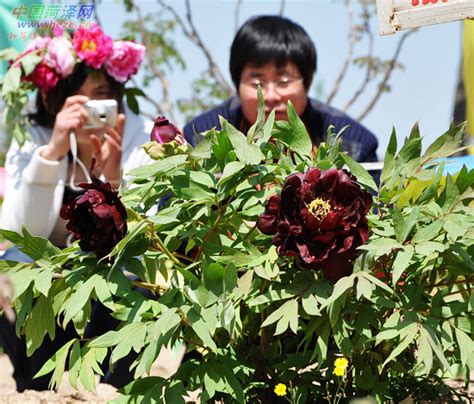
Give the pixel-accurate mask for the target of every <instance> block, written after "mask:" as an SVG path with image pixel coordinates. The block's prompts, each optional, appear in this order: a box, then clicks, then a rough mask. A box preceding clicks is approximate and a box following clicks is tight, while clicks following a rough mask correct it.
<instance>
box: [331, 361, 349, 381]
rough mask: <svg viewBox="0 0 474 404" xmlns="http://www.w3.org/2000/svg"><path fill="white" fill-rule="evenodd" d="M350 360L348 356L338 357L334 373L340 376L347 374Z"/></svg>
mask: <svg viewBox="0 0 474 404" xmlns="http://www.w3.org/2000/svg"><path fill="white" fill-rule="evenodd" d="M348 365H349V361H348V360H347V359H346V358H337V359H336V360H335V361H334V374H335V375H336V376H338V377H343V376H344V375H345V374H346V371H347V366H348Z"/></svg>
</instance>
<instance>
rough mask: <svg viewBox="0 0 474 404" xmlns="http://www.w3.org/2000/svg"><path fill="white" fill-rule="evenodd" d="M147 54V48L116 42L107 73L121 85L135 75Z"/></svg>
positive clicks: (108, 62)
mask: <svg viewBox="0 0 474 404" xmlns="http://www.w3.org/2000/svg"><path fill="white" fill-rule="evenodd" d="M144 54H145V47H144V46H143V45H139V44H136V43H135V42H131V41H116V42H114V47H113V52H112V56H111V57H110V58H109V60H108V61H107V63H106V66H107V73H109V75H110V76H112V77H113V78H114V79H115V80H117V81H118V82H119V83H124V82H125V81H127V80H128V79H129V78H130V77H131V76H132V75H134V74H135V73H136V72H137V71H138V68H139V67H140V63H141V62H142V60H143V56H144Z"/></svg>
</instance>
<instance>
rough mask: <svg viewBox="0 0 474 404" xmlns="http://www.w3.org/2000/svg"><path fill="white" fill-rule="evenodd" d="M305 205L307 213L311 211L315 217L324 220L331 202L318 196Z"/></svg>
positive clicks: (329, 209)
mask: <svg viewBox="0 0 474 404" xmlns="http://www.w3.org/2000/svg"><path fill="white" fill-rule="evenodd" d="M306 206H307V208H308V210H309V213H311V214H312V215H313V216H314V217H315V218H316V219H318V220H320V221H322V220H324V219H325V218H326V216H327V215H328V213H329V212H330V211H331V204H330V203H329V201H327V200H326V199H323V198H319V197H318V198H316V199H314V200H312V201H311V203H310V204H309V205H306Z"/></svg>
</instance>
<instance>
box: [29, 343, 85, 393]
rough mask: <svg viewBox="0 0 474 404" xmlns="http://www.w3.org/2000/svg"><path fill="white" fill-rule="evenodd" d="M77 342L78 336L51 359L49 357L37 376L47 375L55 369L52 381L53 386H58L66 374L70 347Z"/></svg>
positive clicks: (51, 385)
mask: <svg viewBox="0 0 474 404" xmlns="http://www.w3.org/2000/svg"><path fill="white" fill-rule="evenodd" d="M75 342H77V340H76V338H73V339H72V340H71V341H69V342H67V343H66V344H64V345H63V346H62V347H61V348H60V349H59V350H58V351H57V352H56V353H55V354H54V355H53V357H52V358H51V359H49V360H48V361H47V362H46V363H45V364H44V365H43V367H42V368H41V369H40V370H39V372H38V373H37V374H36V375H35V378H37V377H40V376H44V375H47V374H48V373H51V372H52V371H53V370H54V372H53V375H52V377H51V381H50V387H51V388H53V389H54V388H57V387H58V386H59V384H60V383H61V380H62V378H63V374H64V367H65V366H66V358H67V354H68V352H69V348H70V347H71V345H72V344H73V343H75Z"/></svg>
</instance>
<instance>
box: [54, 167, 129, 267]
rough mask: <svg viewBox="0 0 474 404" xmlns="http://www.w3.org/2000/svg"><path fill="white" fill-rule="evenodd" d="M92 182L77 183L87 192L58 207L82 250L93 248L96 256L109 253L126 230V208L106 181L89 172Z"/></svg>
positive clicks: (99, 256) (67, 227)
mask: <svg viewBox="0 0 474 404" xmlns="http://www.w3.org/2000/svg"><path fill="white" fill-rule="evenodd" d="M91 178H92V183H87V184H80V187H81V188H84V189H85V190H86V192H85V193H84V194H83V195H81V196H79V197H77V198H76V199H75V200H74V201H72V202H71V203H69V204H66V205H64V206H63V207H62V208H61V213H60V214H61V217H62V218H63V219H66V220H69V222H68V223H67V225H66V229H67V230H68V231H69V232H70V233H71V234H72V235H73V236H74V238H75V239H76V240H80V241H79V246H80V247H81V249H82V250H83V251H95V253H96V254H97V258H99V259H100V258H102V257H104V256H106V255H107V254H109V253H110V252H111V251H112V249H113V248H114V247H115V245H116V244H117V243H118V242H119V241H120V240H121V239H122V238H124V237H125V235H126V234H127V210H126V209H125V206H124V205H123V204H122V202H121V201H120V199H119V196H118V193H117V192H116V191H114V190H113V189H112V187H111V186H110V184H109V183H108V182H103V181H101V180H100V179H98V178H97V177H96V176H94V175H93V174H91Z"/></svg>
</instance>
